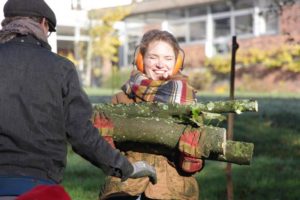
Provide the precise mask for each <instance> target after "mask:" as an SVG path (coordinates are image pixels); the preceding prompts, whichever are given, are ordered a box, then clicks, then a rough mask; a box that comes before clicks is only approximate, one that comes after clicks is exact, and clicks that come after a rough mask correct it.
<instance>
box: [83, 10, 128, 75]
mask: <svg viewBox="0 0 300 200" xmlns="http://www.w3.org/2000/svg"><path fill="white" fill-rule="evenodd" d="M130 11H131V7H116V8H111V9H105V10H104V9H98V10H91V11H90V12H89V15H88V17H89V20H90V22H91V23H90V31H89V36H90V42H89V44H88V48H87V63H88V68H89V70H91V69H92V67H93V66H92V64H91V63H92V60H94V59H95V58H97V57H100V59H101V76H102V81H105V79H107V78H108V77H109V76H110V75H111V73H112V67H113V64H112V63H117V62H118V60H119V59H118V47H119V46H120V45H121V42H120V40H119V34H118V31H117V30H116V29H115V27H114V25H115V23H116V22H119V21H121V20H122V19H124V18H125V17H126V16H127V15H128V14H130Z"/></svg>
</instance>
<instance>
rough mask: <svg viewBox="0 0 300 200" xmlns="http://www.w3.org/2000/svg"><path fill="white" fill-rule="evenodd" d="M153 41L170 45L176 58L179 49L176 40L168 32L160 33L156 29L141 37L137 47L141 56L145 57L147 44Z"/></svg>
mask: <svg viewBox="0 0 300 200" xmlns="http://www.w3.org/2000/svg"><path fill="white" fill-rule="evenodd" d="M153 41H164V42H167V43H168V44H170V45H171V46H172V47H173V49H174V52H175V56H176V58H177V55H178V53H179V50H180V47H179V44H178V42H177V40H176V38H175V37H174V36H173V35H172V34H171V33H169V32H168V31H161V30H158V29H153V30H150V31H147V32H146V33H145V34H144V35H143V38H142V40H141V43H140V45H139V50H140V52H141V54H142V56H144V55H145V53H146V50H147V48H148V46H149V44H150V43H151V42H153Z"/></svg>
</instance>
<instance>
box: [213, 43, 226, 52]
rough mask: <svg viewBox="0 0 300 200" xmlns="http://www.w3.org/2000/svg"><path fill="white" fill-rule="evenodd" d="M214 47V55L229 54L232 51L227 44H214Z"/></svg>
mask: <svg viewBox="0 0 300 200" xmlns="http://www.w3.org/2000/svg"><path fill="white" fill-rule="evenodd" d="M213 46H214V54H228V53H229V51H230V48H229V46H228V44H227V42H222V43H214V45H213Z"/></svg>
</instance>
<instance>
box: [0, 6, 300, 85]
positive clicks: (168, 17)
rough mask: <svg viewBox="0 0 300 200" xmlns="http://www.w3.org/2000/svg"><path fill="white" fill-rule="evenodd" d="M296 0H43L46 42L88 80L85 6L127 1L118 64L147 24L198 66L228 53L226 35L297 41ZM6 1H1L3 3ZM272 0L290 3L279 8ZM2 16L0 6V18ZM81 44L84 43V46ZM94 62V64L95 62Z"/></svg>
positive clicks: (249, 42)
mask: <svg viewBox="0 0 300 200" xmlns="http://www.w3.org/2000/svg"><path fill="white" fill-rule="evenodd" d="M299 1H300V0H184V1H183V0H163V1H161V0H133V1H132V0H115V1H112V0H102V1H95V0H63V1H61V0H46V2H47V3H48V4H49V5H50V6H51V7H52V8H53V10H54V11H55V13H56V16H57V21H58V23H57V32H56V33H54V34H52V35H51V37H50V38H49V42H50V44H51V46H52V49H53V51H55V52H58V53H59V54H61V55H65V56H67V57H68V58H69V59H71V60H72V61H73V62H74V63H75V64H76V66H77V68H78V72H79V74H80V76H81V78H82V80H83V83H84V85H90V83H91V80H90V79H91V76H92V75H91V69H87V66H86V63H85V60H84V58H82V56H80V55H79V54H80V51H81V50H83V51H84V50H86V49H80V47H79V45H77V44H78V43H81V44H87V43H88V42H89V35H88V31H89V27H90V24H91V22H90V21H89V20H88V11H89V10H91V9H94V10H95V9H96V10H99V12H102V11H103V12H104V11H105V10H106V9H107V8H106V7H111V6H114V5H118V6H120V5H124V6H131V7H132V8H133V9H132V13H131V14H130V15H129V16H128V17H126V19H125V20H124V21H123V22H121V23H118V26H117V28H118V29H119V34H120V38H121V41H122V42H123V44H122V46H121V47H120V51H119V58H120V59H119V60H120V61H119V66H120V67H126V66H130V65H131V63H132V61H133V57H134V50H135V48H136V45H137V44H138V43H139V40H140V39H141V36H142V35H143V33H144V32H145V31H147V30H149V29H152V28H158V29H162V30H167V31H170V32H171V33H173V34H174V35H175V36H176V38H177V39H178V41H179V42H180V45H181V46H182V47H183V49H184V51H185V54H186V57H185V66H186V67H190V68H198V67H201V66H203V62H204V60H205V58H206V57H213V56H214V55H218V54H226V53H229V52H230V46H231V44H230V43H231V37H232V36H233V35H237V37H238V42H239V44H240V47H241V48H249V47H252V46H256V47H258V48H267V47H269V46H272V45H278V44H279V43H283V42H285V41H286V40H287V39H288V37H290V38H292V39H294V40H295V39H296V40H298V41H300V39H299V38H300V37H299V35H300V16H299V13H300V5H299ZM5 2H6V0H0V7H1V8H3V5H4V3H5ZM277 2H295V3H296V4H295V5H294V6H293V7H286V8H284V9H283V10H282V12H280V13H279V12H278V11H281V10H280V9H281V7H278V4H277ZM2 18H3V13H2V9H1V10H0V20H2ZM83 46H84V45H83ZM95 65H97V64H95Z"/></svg>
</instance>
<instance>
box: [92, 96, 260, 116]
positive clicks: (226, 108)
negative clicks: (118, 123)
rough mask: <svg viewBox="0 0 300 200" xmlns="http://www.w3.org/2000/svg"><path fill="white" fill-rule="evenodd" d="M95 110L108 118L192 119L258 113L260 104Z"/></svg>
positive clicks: (235, 102) (239, 102)
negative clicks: (200, 115)
mask: <svg viewBox="0 0 300 200" xmlns="http://www.w3.org/2000/svg"><path fill="white" fill-rule="evenodd" d="M95 108H96V109H97V110H101V111H102V112H104V113H105V114H106V115H107V116H110V115H111V114H118V115H122V116H125V117H133V118H136V117H160V118H167V117H173V116H187V117H191V116H192V115H193V113H201V112H210V113H237V114H240V113H242V112H257V111H258V104H257V101H255V100H248V99H246V100H229V101H214V102H212V101H211V102H207V103H200V102H199V103H196V104H193V105H180V104H165V103H147V102H143V103H133V104H128V105H127V104H117V105H113V104H96V105H95Z"/></svg>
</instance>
